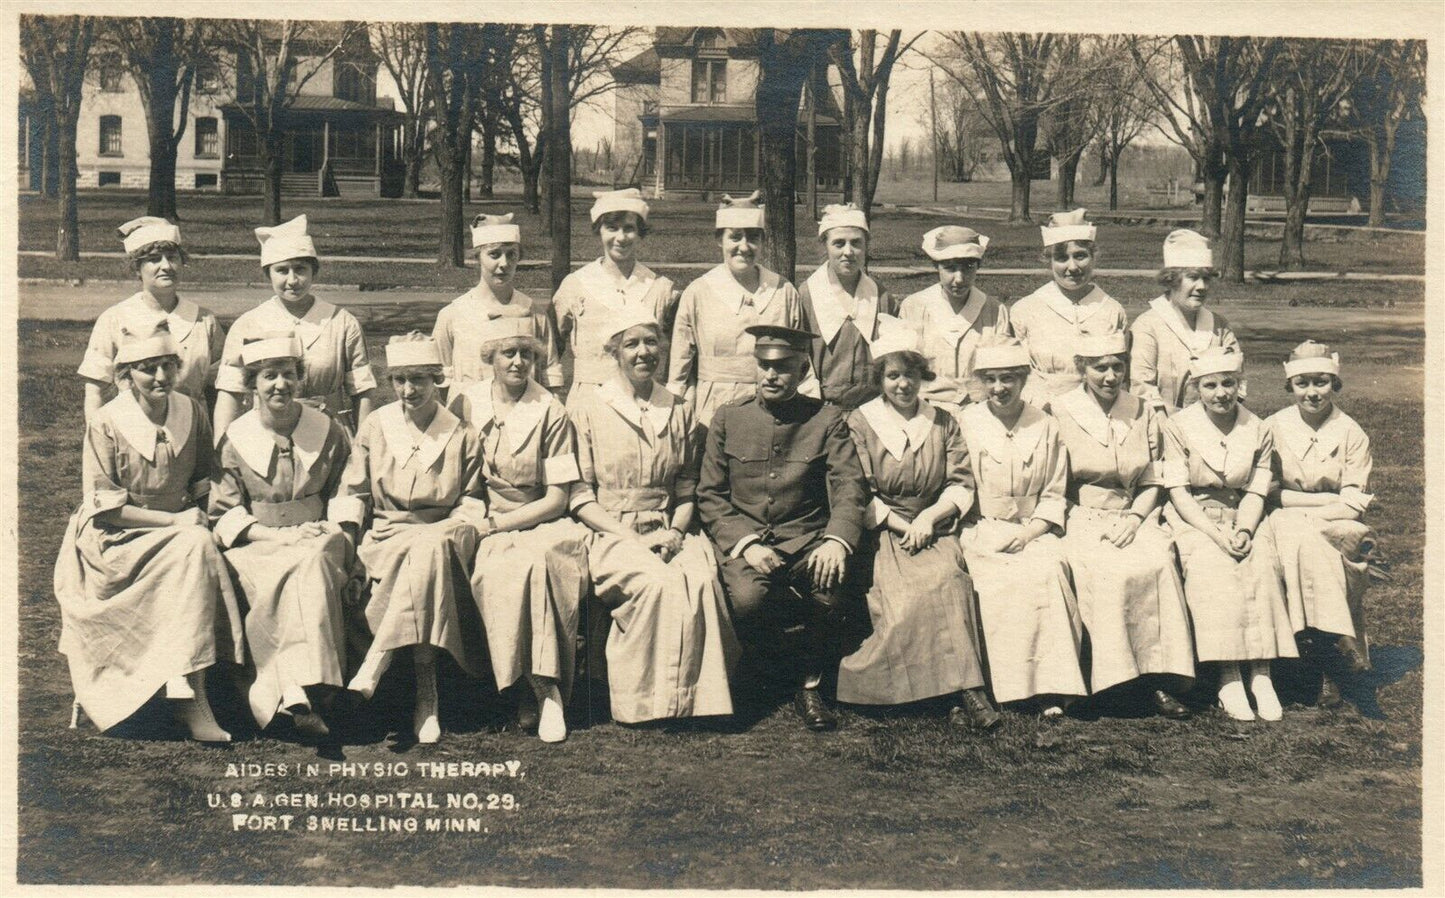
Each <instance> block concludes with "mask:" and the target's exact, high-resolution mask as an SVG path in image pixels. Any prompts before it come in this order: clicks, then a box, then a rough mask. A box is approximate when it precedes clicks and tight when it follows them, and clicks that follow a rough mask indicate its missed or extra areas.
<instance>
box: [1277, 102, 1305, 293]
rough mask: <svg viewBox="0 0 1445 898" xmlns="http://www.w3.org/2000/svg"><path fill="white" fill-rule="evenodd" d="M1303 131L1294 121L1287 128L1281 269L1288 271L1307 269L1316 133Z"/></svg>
mask: <svg viewBox="0 0 1445 898" xmlns="http://www.w3.org/2000/svg"><path fill="white" fill-rule="evenodd" d="M1311 131H1312V129H1310V128H1304V129H1303V130H1300V131H1298V132H1297V127H1296V125H1295V124H1294V123H1293V122H1289V123H1287V124H1286V126H1285V141H1284V144H1285V146H1284V150H1285V159H1284V172H1285V183H1284V202H1285V211H1284V239H1283V240H1281V241H1280V245H1279V266H1280V268H1283V269H1285V270H1290V269H1302V268H1304V267H1305V253H1304V239H1305V216H1306V215H1307V214H1308V212H1309V205H1310V177H1311V174H1312V171H1311V169H1312V168H1313V161H1314V152H1313V147H1314V134H1313V133H1311Z"/></svg>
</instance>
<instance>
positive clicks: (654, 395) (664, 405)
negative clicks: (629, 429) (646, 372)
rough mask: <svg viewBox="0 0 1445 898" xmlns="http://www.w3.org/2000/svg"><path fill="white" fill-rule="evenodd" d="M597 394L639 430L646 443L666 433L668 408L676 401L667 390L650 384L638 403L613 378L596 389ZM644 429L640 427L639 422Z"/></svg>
mask: <svg viewBox="0 0 1445 898" xmlns="http://www.w3.org/2000/svg"><path fill="white" fill-rule="evenodd" d="M597 395H598V397H599V398H601V399H602V400H603V401H605V402H606V403H607V404H608V405H610V406H612V408H613V409H614V410H616V412H617V414H619V415H621V416H622V417H623V419H624V420H626V421H627V423H629V424H631V425H632V426H633V427H636V428H637V429H638V430H640V431H642V433H643V435H644V436H646V437H647V438H648V439H649V440H652V439H657V438H661V436H662V435H663V434H664V433H666V432H667V422H668V419H669V418H671V417H672V406H673V404H674V403H676V402H677V398H676V397H675V396H673V395H672V394H671V393H669V392H668V391H667V390H665V389H663V388H662V387H659V386H658V385H657V384H653V385H652V392H651V393H649V394H648V397H647V402H646V404H645V405H643V404H639V403H638V401H637V398H636V397H635V396H633V394H632V390H631V389H629V388H628V387H625V386H623V384H622V381H620V380H618V379H617V378H613V379H611V380H609V381H608V382H607V383H605V384H603V385H602V386H600V387H598V388H597ZM644 422H646V423H647V426H646V427H644V426H643V423H644Z"/></svg>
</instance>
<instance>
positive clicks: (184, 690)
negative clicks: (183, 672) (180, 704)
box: [166, 677, 196, 701]
mask: <svg viewBox="0 0 1445 898" xmlns="http://www.w3.org/2000/svg"><path fill="white" fill-rule="evenodd" d="M195 697H196V691H195V690H194V689H192V688H191V684H190V683H187V682H186V678H185V677H171V678H170V679H169V680H166V698H170V699H175V700H176V701H185V700H186V699H192V698H195Z"/></svg>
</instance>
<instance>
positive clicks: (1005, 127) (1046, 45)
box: [934, 31, 1071, 221]
mask: <svg viewBox="0 0 1445 898" xmlns="http://www.w3.org/2000/svg"><path fill="white" fill-rule="evenodd" d="M1070 39H1071V38H1069V37H1068V36H1066V35H1057V34H1023V33H1018V32H1008V33H998V34H983V33H980V32H971V31H946V32H943V36H942V47H941V50H940V52H939V53H938V54H937V55H936V56H935V58H934V61H935V63H936V64H937V65H938V66H939V67H940V68H941V69H942V70H943V71H944V72H945V73H947V74H948V75H949V77H951V78H953V79H954V80H955V81H957V82H958V83H959V84H960V85H961V86H962V87H963V88H964V92H965V96H968V97H969V98H970V99H971V100H972V101H973V103H974V106H975V109H977V111H978V113H979V115H980V116H981V117H982V118H983V119H984V121H986V122H988V125H989V127H990V128H992V129H993V132H994V135H995V136H997V137H998V141H999V144H1000V145H1001V147H1002V149H1003V158H1004V162H1005V163H1006V164H1007V165H1008V170H1009V177H1010V180H1011V181H1012V182H1013V189H1012V198H1011V201H1010V205H1009V221H1030V220H1031V219H1030V217H1029V191H1030V187H1031V179H1032V178H1033V172H1034V160H1035V156H1036V153H1037V152H1038V142H1039V123H1040V119H1041V118H1042V117H1043V115H1044V114H1045V113H1046V112H1048V111H1049V109H1050V108H1051V107H1052V105H1053V103H1054V99H1055V97H1054V88H1055V85H1056V83H1057V82H1058V80H1059V74H1060V68H1059V66H1058V64H1057V56H1058V54H1059V51H1060V49H1061V46H1062V45H1065V44H1067V43H1068V41H1069V40H1070Z"/></svg>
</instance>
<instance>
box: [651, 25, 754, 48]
mask: <svg viewBox="0 0 1445 898" xmlns="http://www.w3.org/2000/svg"><path fill="white" fill-rule="evenodd" d="M698 30H699V28H697V27H691V28H659V29H657V37H656V40H655V41H654V43H656V44H657V45H659V46H672V47H676V46H681V45H685V44H691V43H692V42H693V39H694V37H695V35H696V34H697V32H698ZM720 30H721V31H722V33H723V36H724V37H726V38H727V39H728V42H729V43H731V44H733V45H734V46H737V47H755V46H757V43H758V37H757V29H756V28H723V29H720Z"/></svg>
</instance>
